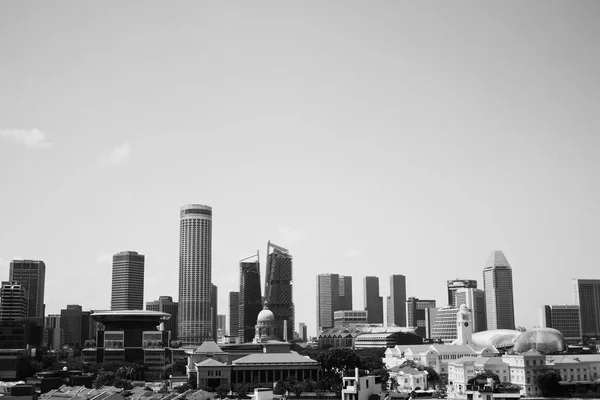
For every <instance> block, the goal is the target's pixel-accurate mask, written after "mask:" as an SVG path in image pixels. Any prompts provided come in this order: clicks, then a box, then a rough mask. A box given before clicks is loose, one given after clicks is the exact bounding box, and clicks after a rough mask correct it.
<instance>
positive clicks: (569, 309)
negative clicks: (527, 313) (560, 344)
mask: <svg viewBox="0 0 600 400" xmlns="http://www.w3.org/2000/svg"><path fill="white" fill-rule="evenodd" d="M540 317H541V318H540V326H542V327H544V328H554V329H556V330H558V331H559V332H560V333H561V334H562V335H563V337H564V338H565V341H566V342H567V343H571V344H577V343H578V342H579V341H581V337H582V336H581V319H580V317H579V306H575V305H545V306H543V307H542V310H541V315H540Z"/></svg>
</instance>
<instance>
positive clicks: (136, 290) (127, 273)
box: [110, 251, 145, 310]
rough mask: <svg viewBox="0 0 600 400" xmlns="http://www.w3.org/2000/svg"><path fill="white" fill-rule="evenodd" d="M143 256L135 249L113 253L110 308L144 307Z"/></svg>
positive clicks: (129, 308) (130, 308)
mask: <svg viewBox="0 0 600 400" xmlns="http://www.w3.org/2000/svg"><path fill="white" fill-rule="evenodd" d="M144 258H145V257H144V255H143V254H139V253H138V252H136V251H122V252H120V253H117V254H115V255H113V265H112V291H111V297H110V309H111V310H142V309H143V308H144Z"/></svg>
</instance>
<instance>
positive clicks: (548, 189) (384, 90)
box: [0, 1, 600, 335]
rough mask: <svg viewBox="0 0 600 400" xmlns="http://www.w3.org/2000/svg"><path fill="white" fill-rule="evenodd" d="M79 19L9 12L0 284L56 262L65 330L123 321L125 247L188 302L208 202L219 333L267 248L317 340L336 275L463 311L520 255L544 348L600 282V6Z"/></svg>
mask: <svg viewBox="0 0 600 400" xmlns="http://www.w3.org/2000/svg"><path fill="white" fill-rule="evenodd" d="M67 3H68V4H67ZM67 3H63V4H59V5H53V6H50V5H48V4H45V3H41V2H40V3H36V4H35V5H31V4H27V3H23V2H11V1H9V2H5V3H2V4H1V5H0V27H2V29H4V30H5V32H7V34H5V35H0V50H1V51H2V54H3V58H4V59H5V60H7V62H4V63H2V65H0V88H1V89H2V90H0V110H2V113H1V116H0V182H2V183H3V185H2V188H3V193H6V195H4V196H2V207H0V220H1V221H2V225H1V226H0V274H1V275H2V276H3V277H4V278H3V280H6V279H7V277H8V269H9V264H10V261H11V260H13V259H15V258H19V257H20V258H25V259H35V260H43V261H44V262H45V264H46V266H47V274H46V295H45V302H46V314H50V313H54V314H56V313H58V312H60V310H61V309H63V308H64V307H65V306H66V305H68V304H81V305H82V306H83V307H84V308H85V309H95V310H98V309H109V307H110V280H111V273H110V271H111V259H112V255H113V254H114V253H115V252H117V251H120V250H122V249H134V250H136V251H139V252H140V253H142V254H144V255H145V256H146V261H145V296H144V297H145V298H146V299H157V298H159V297H160V296H163V295H169V296H172V297H173V298H174V299H178V266H179V225H178V224H179V221H178V218H177V216H178V214H179V209H180V207H181V205H183V204H189V203H201V204H208V205H211V206H212V207H214V210H215V215H214V228H213V241H212V243H213V251H212V256H213V257H212V264H213V266H214V274H213V277H212V283H214V284H215V285H216V286H217V287H218V288H219V304H220V307H221V308H220V310H218V311H219V313H224V312H225V307H224V306H225V305H226V304H227V303H228V299H227V294H228V293H229V292H230V291H237V290H238V289H237V286H238V285H239V276H238V273H237V268H238V260H239V259H241V258H242V257H244V256H246V255H248V254H249V253H251V252H252V251H254V250H255V249H256V248H263V247H261V246H264V243H265V242H266V241H267V240H272V241H273V242H275V243H277V244H279V245H281V246H283V247H285V248H287V249H289V250H290V252H291V254H293V255H294V268H295V271H296V274H295V276H294V295H295V296H296V297H295V303H296V304H295V306H296V315H295V317H296V318H295V319H296V321H297V322H305V323H306V324H307V327H308V331H309V335H314V334H315V332H316V327H315V326H314V322H313V321H314V316H313V315H314V310H315V307H316V305H315V297H316V296H315V295H314V293H313V290H314V280H315V276H316V275H317V274H318V273H322V272H331V273H339V274H344V275H348V276H353V277H354V281H355V282H354V283H355V288H354V289H355V290H354V293H353V300H354V306H353V308H354V309H362V308H363V302H362V295H363V294H362V290H361V289H360V287H359V285H360V283H361V282H362V278H363V277H364V276H367V275H372V276H378V277H379V278H380V279H381V280H382V282H383V280H384V279H387V276H389V275H392V274H402V275H404V276H406V282H407V287H406V294H407V296H409V297H410V296H414V297H417V298H424V299H431V300H436V301H437V304H438V305H444V304H445V303H446V300H445V297H446V287H445V284H446V281H447V280H450V279H455V278H457V277H461V278H465V279H476V280H477V281H478V287H480V288H482V287H483V284H482V276H481V269H482V267H483V264H484V262H485V258H486V256H487V254H488V253H489V252H490V251H493V250H497V249H501V250H503V251H504V252H505V254H506V255H507V256H508V257H509V260H510V262H511V264H512V265H513V282H514V303H515V323H516V325H521V326H525V327H533V326H536V325H538V324H539V322H538V314H539V309H540V307H541V306H543V305H544V304H572V302H573V300H572V288H571V284H570V282H571V280H572V279H574V278H577V279H597V278H598V274H597V272H596V268H595V264H596V261H595V257H594V254H593V251H592V249H593V248H594V247H595V238H596V237H597V234H596V232H595V226H598V224H600V213H599V212H598V204H600V189H599V188H598V184H597V177H598V176H599V175H600V160H598V157H597V156H596V149H597V148H599V147H600V137H599V136H598V135H597V133H596V126H597V115H600V99H599V96H600V83H599V81H598V74H597V72H596V71H598V70H600V55H599V54H598V52H597V51H596V50H595V49H596V47H597V43H596V42H597V40H596V38H597V37H599V36H600V27H599V26H598V24H597V21H596V19H597V18H596V16H597V15H598V13H599V12H600V5H599V4H598V3H595V2H594V3H589V2H577V3H574V4H571V3H569V4H567V3H560V2H559V3H547V2H538V1H532V2H514V3H513V2H509V3H497V4H482V5H481V6H480V7H474V6H473V4H472V3H468V2H460V1H459V2H453V3H451V4H445V3H444V4H436V5H433V4H427V3H421V2H419V3H412V4H411V3H393V2H386V1H382V2H377V3H376V4H366V3H360V2H350V3H346V2H344V3H342V2H337V1H333V2H327V3H315V4H302V5H300V4H283V3H281V4H279V3H270V2H268V3H267V2H265V3H263V2H258V3H253V4H243V3H236V4H222V3H218V4H204V3H198V4H187V5H182V7H178V8H173V7H172V6H170V5H168V4H159V3H153V2H149V3H147V4H145V5H144V6H143V7H128V6H126V5H124V4H118V5H115V6H114V8H112V7H111V8H110V9H109V7H108V6H107V5H105V4H102V3H94V4H91V3H89V4H86V3H79V2H74V3H71V2H67ZM107 26H110V27H111V29H106V27H107ZM74 32H75V33H76V34H74ZM8 33H10V34H8ZM17 194H18V195H17ZM359 210H360V211H361V214H358V213H357V211H359ZM384 250H387V251H384ZM261 258H262V259H261V264H263V265H265V266H266V262H265V261H266V255H265V254H262V252H261ZM548 271H552V274H548ZM263 272H264V270H263ZM549 275H552V280H550V279H549ZM434 277H435V278H434ZM90 282H91V283H92V284H90ZM526 282H540V285H539V287H534V288H531V287H526V286H525V283H526ZM386 286H387V285H382V286H381V295H382V296H383V297H386V296H387V295H389V293H387V290H388V289H387V288H386ZM63 288H68V290H63ZM304 288H307V290H310V292H309V293H310V295H308V296H303V297H300V296H301V295H303V294H304V291H303V289H304ZM304 298H306V299H305V300H304ZM300 299H302V301H299V300H300Z"/></svg>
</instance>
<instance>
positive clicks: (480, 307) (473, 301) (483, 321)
mask: <svg viewBox="0 0 600 400" xmlns="http://www.w3.org/2000/svg"><path fill="white" fill-rule="evenodd" d="M455 299H456V304H455V306H456V307H460V306H461V304H464V305H466V306H467V308H469V310H471V313H472V316H473V332H482V331H486V330H487V315H486V311H485V292H484V291H483V290H481V289H475V288H461V289H457V290H456V292H455Z"/></svg>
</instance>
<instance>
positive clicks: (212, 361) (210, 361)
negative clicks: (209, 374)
mask: <svg viewBox="0 0 600 400" xmlns="http://www.w3.org/2000/svg"><path fill="white" fill-rule="evenodd" d="M225 365H227V364H223V363H222V362H220V361H217V360H215V359H213V358H207V359H206V360H204V361H202V362H199V363H196V366H197V367H222V366H225Z"/></svg>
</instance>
